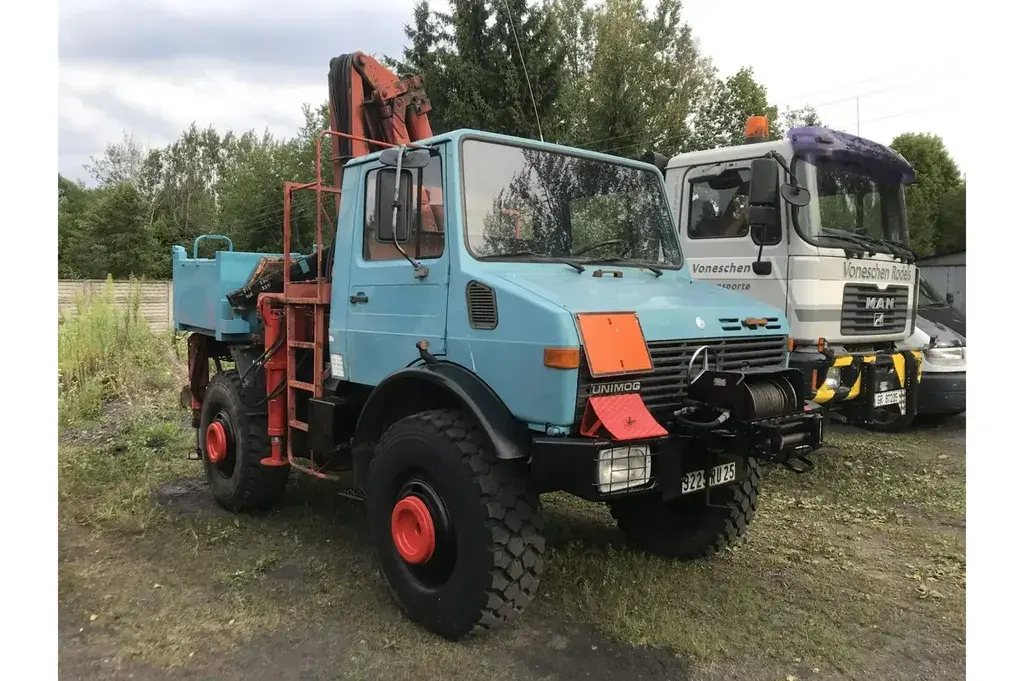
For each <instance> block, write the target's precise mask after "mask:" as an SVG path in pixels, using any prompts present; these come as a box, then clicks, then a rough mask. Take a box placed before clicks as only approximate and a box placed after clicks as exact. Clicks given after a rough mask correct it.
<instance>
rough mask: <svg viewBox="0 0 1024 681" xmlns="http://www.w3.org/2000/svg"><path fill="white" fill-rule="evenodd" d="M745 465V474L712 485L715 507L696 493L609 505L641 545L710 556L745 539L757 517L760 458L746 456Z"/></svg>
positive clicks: (673, 554) (675, 554) (684, 555)
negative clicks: (721, 484) (720, 485)
mask: <svg viewBox="0 0 1024 681" xmlns="http://www.w3.org/2000/svg"><path fill="white" fill-rule="evenodd" d="M744 468H745V469H746V471H747V474H746V477H745V478H744V479H742V480H739V481H737V482H734V483H732V484H731V485H730V486H729V488H726V489H722V490H714V489H713V490H712V500H713V502H714V503H715V504H716V505H714V506H709V505H708V504H707V500H706V498H705V495H704V493H703V492H696V493H693V494H689V495H685V496H682V497H679V498H677V499H673V500H672V501H669V502H664V501H662V499H661V497H660V496H659V495H644V496H638V497H625V498H622V499H618V500H615V501H611V502H609V503H608V506H609V510H610V511H611V514H612V517H613V518H615V521H616V522H617V523H618V526H619V529H620V530H621V531H622V533H623V534H625V535H626V539H627V540H628V541H629V542H630V543H632V544H634V545H635V546H636V547H637V548H639V549H642V550H644V551H647V552H649V553H653V554H657V555H660V556H665V557H668V558H681V559H693V558H701V557H710V556H713V555H714V554H716V553H718V552H719V551H723V550H725V549H726V548H727V547H729V546H734V545H737V544H739V543H741V542H742V540H743V537H744V536H745V535H746V533H747V528H748V527H749V526H750V523H751V522H753V520H754V515H755V513H756V512H757V494H758V489H759V487H760V480H761V469H760V466H759V464H758V462H757V460H756V459H747V460H746V465H745V466H744ZM716 496H719V497H723V498H719V499H715V497H716Z"/></svg>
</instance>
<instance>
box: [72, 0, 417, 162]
mask: <svg viewBox="0 0 1024 681" xmlns="http://www.w3.org/2000/svg"><path fill="white" fill-rule="evenodd" d="M412 5H413V2H412V0H378V1H377V2H374V3H372V4H369V5H368V4H361V3H360V4H358V5H357V4H356V3H354V2H351V1H350V0H342V1H341V2H338V1H337V0H336V1H335V2H326V1H325V0H314V1H313V2H305V3H303V4H302V5H295V6H293V7H292V8H287V9H286V5H284V4H283V3H280V2H272V1H271V0H251V1H250V2H245V3H240V2H231V1H229V0H207V1H205V2H198V3H197V2H194V1H192V2H187V1H185V0H147V2H145V3H141V2H126V1H125V0H99V1H96V0H92V1H87V0H63V1H62V3H61V7H60V16H59V60H60V86H59V88H60V90H59V91H60V112H59V117H60V124H59V162H58V167H59V170H60V172H61V173H62V174H67V175H69V176H71V177H74V178H77V179H87V178H86V173H85V171H84V169H82V167H81V166H82V163H84V162H88V158H89V156H90V155H95V154H99V153H101V152H102V151H103V149H104V148H105V147H106V145H107V144H109V143H112V142H118V141H120V140H121V138H122V134H123V132H125V131H127V132H130V133H132V134H133V135H134V136H135V137H136V138H137V139H139V140H140V141H142V142H143V143H145V144H148V145H151V146H157V145H162V144H166V143H169V142H171V141H173V140H174V139H175V138H176V137H177V136H178V134H180V132H181V131H182V130H183V129H184V128H186V127H187V126H188V125H189V124H190V123H192V122H193V121H194V122H195V123H196V124H197V125H199V126H200V127H205V126H207V125H213V126H214V127H216V128H217V129H220V130H226V129H232V130H235V131H242V130H249V129H256V130H260V131H262V130H263V129H266V128H269V129H270V131H271V132H272V133H274V134H277V135H282V136H285V135H291V134H293V133H294V132H295V130H296V129H297V128H298V127H299V126H300V125H301V124H302V108H301V107H302V105H303V104H304V103H314V104H318V103H320V102H322V101H324V100H325V99H326V98H327V68H328V62H329V60H330V59H331V58H332V57H334V56H336V55H338V54H341V53H344V52H352V51H356V50H362V51H365V52H369V53H372V54H375V55H378V56H380V55H381V54H388V55H398V54H399V53H400V51H401V49H402V45H403V44H404V41H405V36H404V33H403V31H402V29H403V26H404V25H405V24H406V23H407V22H408V21H410V20H411V17H412Z"/></svg>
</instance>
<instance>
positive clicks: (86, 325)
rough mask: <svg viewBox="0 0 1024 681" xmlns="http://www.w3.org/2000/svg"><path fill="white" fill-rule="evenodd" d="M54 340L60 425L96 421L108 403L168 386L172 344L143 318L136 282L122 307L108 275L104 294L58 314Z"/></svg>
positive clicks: (139, 289)
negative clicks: (73, 309) (55, 345)
mask: <svg viewBox="0 0 1024 681" xmlns="http://www.w3.org/2000/svg"><path fill="white" fill-rule="evenodd" d="M57 339H58V341H57V347H58V349H57V381H58V414H59V416H60V420H61V422H62V423H66V422H68V421H74V420H80V419H89V418H94V417H96V416H97V415H98V414H99V412H100V409H101V407H102V404H103V401H104V400H106V399H110V398H131V397H132V396H133V395H136V394H138V393H139V391H143V390H150V389H154V388H159V387H166V386H167V385H168V384H169V380H170V377H171V346H170V344H169V343H168V342H167V339H166V338H165V337H163V336H161V335H159V334H156V333H154V332H153V331H152V329H150V327H149V324H148V323H147V322H146V319H145V317H144V316H143V315H142V310H141V287H140V286H139V284H138V282H136V281H135V280H132V282H131V288H130V292H129V295H128V300H127V303H126V304H125V305H123V306H120V307H119V306H118V305H117V304H116V301H115V297H114V286H113V280H112V279H111V278H110V277H108V278H107V282H106V284H105V285H104V286H103V291H102V293H100V294H98V295H97V294H93V295H92V296H89V297H85V296H81V297H79V299H78V300H77V301H76V304H75V314H74V315H62V317H61V320H60V325H59V327H58V331H57Z"/></svg>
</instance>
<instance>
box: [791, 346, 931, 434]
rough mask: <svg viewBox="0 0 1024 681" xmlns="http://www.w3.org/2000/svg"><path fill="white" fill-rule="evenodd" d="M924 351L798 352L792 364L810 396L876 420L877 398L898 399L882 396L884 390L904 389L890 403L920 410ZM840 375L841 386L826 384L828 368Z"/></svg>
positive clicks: (861, 419) (850, 413)
mask: <svg viewBox="0 0 1024 681" xmlns="http://www.w3.org/2000/svg"><path fill="white" fill-rule="evenodd" d="M923 358H924V356H923V354H922V353H921V352H920V351H919V350H904V351H900V352H891V353H888V352H867V353H844V354H836V355H830V354H826V353H799V352H795V353H793V354H792V355H791V356H790V366H792V367H793V368H798V369H800V370H801V372H802V373H803V375H804V381H805V384H804V385H805V387H806V389H807V391H808V394H809V395H811V399H813V401H814V402H815V403H816V404H820V405H822V406H824V407H826V408H828V409H839V410H842V412H843V413H844V414H845V415H847V417H849V418H851V419H852V420H853V421H855V422H858V421H859V422H869V421H872V420H873V413H874V410H875V409H876V408H878V407H879V406H884V405H878V404H876V401H877V400H883V401H886V400H888V399H895V398H897V397H899V395H894V397H893V398H888V397H879V398H877V399H876V396H879V395H881V394H882V393H895V391H899V390H903V391H905V392H904V393H903V398H900V399H899V400H898V401H897V402H889V403H888V405H887V406H898V407H900V408H901V410H903V411H904V413H915V412H916V410H917V404H918V397H919V394H920V392H921V391H920V383H921V378H922V368H923ZM830 369H834V370H835V371H833V372H832V373H833V374H835V373H838V374H839V380H840V382H839V385H838V386H835V387H833V386H830V385H828V384H827V383H826V378H827V376H828V375H829V370H830Z"/></svg>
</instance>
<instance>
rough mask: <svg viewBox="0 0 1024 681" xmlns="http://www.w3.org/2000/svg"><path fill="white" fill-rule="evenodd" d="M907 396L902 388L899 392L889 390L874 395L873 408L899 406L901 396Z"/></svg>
mask: <svg viewBox="0 0 1024 681" xmlns="http://www.w3.org/2000/svg"><path fill="white" fill-rule="evenodd" d="M906 394H907V391H906V390H905V389H903V388H901V389H899V390H890V391H889V392H884V393H875V406H876V407H888V406H889V405H891V404H899V403H900V401H901V400H902V399H903V396H904V395H906Z"/></svg>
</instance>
